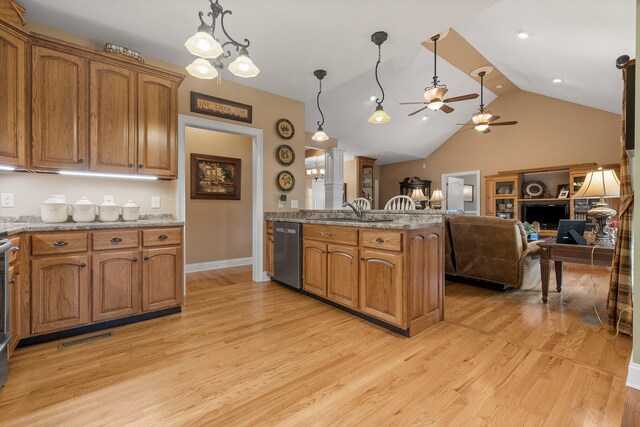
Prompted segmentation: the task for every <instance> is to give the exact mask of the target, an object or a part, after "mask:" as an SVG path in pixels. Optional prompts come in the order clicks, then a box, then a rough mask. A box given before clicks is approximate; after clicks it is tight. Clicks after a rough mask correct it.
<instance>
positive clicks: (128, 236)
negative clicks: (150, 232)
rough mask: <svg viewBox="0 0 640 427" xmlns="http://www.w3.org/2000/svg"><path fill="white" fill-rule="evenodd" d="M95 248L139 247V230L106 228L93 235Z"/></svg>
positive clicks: (99, 249) (100, 249) (98, 249)
mask: <svg viewBox="0 0 640 427" xmlns="http://www.w3.org/2000/svg"><path fill="white" fill-rule="evenodd" d="M92 242H93V250H94V251H103V250H105V249H124V248H137V247H138V244H139V239H138V230H106V231H97V232H94V233H93V235H92Z"/></svg>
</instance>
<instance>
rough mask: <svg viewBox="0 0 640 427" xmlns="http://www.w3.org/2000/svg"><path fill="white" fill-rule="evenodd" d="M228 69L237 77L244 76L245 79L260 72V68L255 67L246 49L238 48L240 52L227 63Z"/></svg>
mask: <svg viewBox="0 0 640 427" xmlns="http://www.w3.org/2000/svg"><path fill="white" fill-rule="evenodd" d="M229 71H231V72H232V73H233V74H234V75H236V76H238V77H244V78H245V79H247V78H250V77H255V76H257V75H258V74H260V69H259V68H258V67H256V64H254V63H253V61H252V60H251V58H249V52H247V49H244V48H242V49H240V53H239V54H238V57H237V58H236V60H235V61H233V62H232V63H231V64H229Z"/></svg>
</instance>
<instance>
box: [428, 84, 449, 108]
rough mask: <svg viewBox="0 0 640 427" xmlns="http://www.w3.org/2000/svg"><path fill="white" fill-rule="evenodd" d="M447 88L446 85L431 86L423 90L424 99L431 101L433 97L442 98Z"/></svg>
mask: <svg viewBox="0 0 640 427" xmlns="http://www.w3.org/2000/svg"><path fill="white" fill-rule="evenodd" d="M448 90H449V89H447V88H446V87H432V88H430V89H427V90H425V91H424V99H426V100H427V101H429V102H431V101H433V100H434V99H437V100H442V98H444V96H445V95H446V93H447V91H448ZM438 108H440V107H438Z"/></svg>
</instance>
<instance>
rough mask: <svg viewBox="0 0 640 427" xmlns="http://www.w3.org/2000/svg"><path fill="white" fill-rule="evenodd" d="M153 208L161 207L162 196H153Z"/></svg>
mask: <svg viewBox="0 0 640 427" xmlns="http://www.w3.org/2000/svg"><path fill="white" fill-rule="evenodd" d="M151 209H160V197H159V196H153V197H152V198H151Z"/></svg>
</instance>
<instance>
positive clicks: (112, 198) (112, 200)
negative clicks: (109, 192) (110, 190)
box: [103, 196, 116, 203]
mask: <svg viewBox="0 0 640 427" xmlns="http://www.w3.org/2000/svg"><path fill="white" fill-rule="evenodd" d="M103 201H104V202H105V203H113V202H115V201H116V199H115V198H114V197H113V196H104V200H103Z"/></svg>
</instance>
